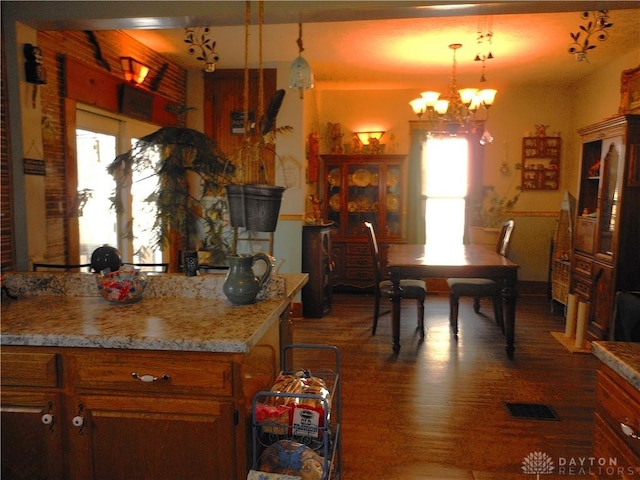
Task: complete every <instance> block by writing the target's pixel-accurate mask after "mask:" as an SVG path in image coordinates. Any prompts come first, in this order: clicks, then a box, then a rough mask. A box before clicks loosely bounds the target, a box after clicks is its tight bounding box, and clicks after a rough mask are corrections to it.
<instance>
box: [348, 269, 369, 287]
mask: <svg viewBox="0 0 640 480" xmlns="http://www.w3.org/2000/svg"><path fill="white" fill-rule="evenodd" d="M346 278H348V279H349V280H359V281H360V282H365V283H366V282H369V283H370V284H371V285H373V283H374V281H373V270H371V269H370V268H357V267H353V268H347V271H346Z"/></svg>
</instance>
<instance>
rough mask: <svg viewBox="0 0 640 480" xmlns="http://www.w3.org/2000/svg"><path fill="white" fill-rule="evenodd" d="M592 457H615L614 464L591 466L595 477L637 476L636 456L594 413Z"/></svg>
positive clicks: (628, 479) (623, 479)
mask: <svg viewBox="0 0 640 480" xmlns="http://www.w3.org/2000/svg"><path fill="white" fill-rule="evenodd" d="M593 456H594V458H604V459H615V461H616V463H617V464H616V465H615V466H602V467H592V468H594V470H593V473H594V477H595V478H596V479H607V480H612V479H621V480H631V479H633V478H637V471H636V470H635V468H637V465H638V457H637V456H636V455H634V453H633V452H632V451H631V449H629V447H627V446H626V445H625V444H624V443H622V441H621V440H620V439H619V437H618V435H617V433H616V432H614V431H613V430H612V429H611V427H610V426H609V424H608V423H607V422H605V421H604V420H603V419H602V417H601V416H600V415H598V414H597V413H596V414H595V422H594V426H593Z"/></svg>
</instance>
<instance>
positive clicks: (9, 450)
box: [1, 388, 64, 480]
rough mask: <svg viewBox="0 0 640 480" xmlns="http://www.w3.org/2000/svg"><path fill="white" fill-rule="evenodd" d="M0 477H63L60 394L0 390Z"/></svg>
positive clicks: (49, 478) (51, 479) (50, 479)
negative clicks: (0, 456) (0, 442)
mask: <svg viewBox="0 0 640 480" xmlns="http://www.w3.org/2000/svg"><path fill="white" fill-rule="evenodd" d="M1 412H2V478H3V479H4V478H6V479H12V480H16V479H17V480H19V479H48V480H55V479H61V478H63V465H64V462H63V448H62V427H63V422H62V416H61V406H60V395H59V394H55V393H53V394H50V393H37V392H23V391H20V390H17V389H16V390H14V389H7V388H3V391H2V407H1Z"/></svg>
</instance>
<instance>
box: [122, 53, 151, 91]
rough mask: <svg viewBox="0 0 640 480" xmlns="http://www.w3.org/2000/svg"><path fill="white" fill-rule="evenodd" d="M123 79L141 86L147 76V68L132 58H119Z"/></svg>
mask: <svg viewBox="0 0 640 480" xmlns="http://www.w3.org/2000/svg"><path fill="white" fill-rule="evenodd" d="M120 65H122V73H123V74H124V79H125V80H126V81H127V82H129V83H133V84H134V85H142V84H143V83H144V80H145V78H147V75H148V74H149V67H147V66H146V65H145V64H143V63H140V62H139V61H137V60H136V59H135V58H132V57H120Z"/></svg>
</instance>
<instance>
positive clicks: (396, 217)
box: [320, 154, 407, 288]
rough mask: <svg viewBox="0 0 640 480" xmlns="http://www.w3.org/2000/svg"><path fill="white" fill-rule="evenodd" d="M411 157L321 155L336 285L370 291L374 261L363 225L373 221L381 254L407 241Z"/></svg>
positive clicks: (325, 206) (322, 181) (322, 178)
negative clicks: (408, 170) (331, 229)
mask: <svg viewBox="0 0 640 480" xmlns="http://www.w3.org/2000/svg"><path fill="white" fill-rule="evenodd" d="M406 171H407V156H406V155H387V154H383V155H322V177H321V179H320V180H321V195H322V200H323V202H322V208H323V212H322V213H323V218H325V219H327V220H329V221H332V222H333V224H334V229H335V234H334V235H333V237H332V240H333V252H332V255H333V262H334V271H333V277H332V278H333V286H334V287H338V286H342V287H357V288H368V287H372V286H373V283H374V273H373V263H372V260H371V253H370V251H369V244H368V241H367V237H366V234H365V231H364V230H363V226H362V224H363V222H365V221H366V222H372V223H373V225H374V227H375V230H376V236H377V239H378V242H379V243H380V247H381V248H380V250H381V255H383V260H384V256H385V255H386V250H385V248H384V246H385V245H386V244H389V243H400V242H402V241H403V231H404V228H405V225H404V217H403V211H404V210H405V205H406V202H405V195H406V192H405V185H406Z"/></svg>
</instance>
